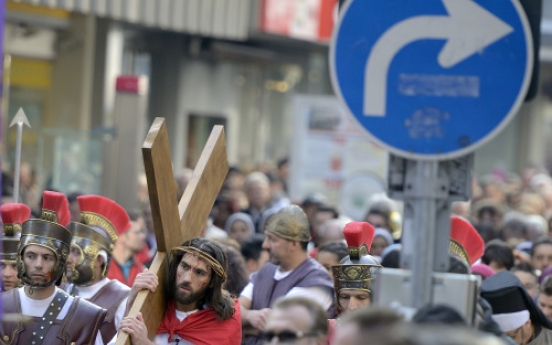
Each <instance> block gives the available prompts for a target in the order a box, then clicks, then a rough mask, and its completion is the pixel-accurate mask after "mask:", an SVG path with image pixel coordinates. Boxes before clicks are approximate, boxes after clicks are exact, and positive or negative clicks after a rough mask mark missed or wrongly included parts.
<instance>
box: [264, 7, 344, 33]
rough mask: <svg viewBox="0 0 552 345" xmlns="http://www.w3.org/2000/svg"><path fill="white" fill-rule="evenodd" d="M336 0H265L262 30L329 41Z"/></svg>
mask: <svg viewBox="0 0 552 345" xmlns="http://www.w3.org/2000/svg"><path fill="white" fill-rule="evenodd" d="M336 7H337V0H263V2H262V6H261V28H260V29H261V31H263V32H268V33H272V34H277V35H282V36H287V37H293V38H300V39H307V40H311V41H328V40H329V39H330V37H331V35H332V30H333V27H334V16H335V13H336Z"/></svg>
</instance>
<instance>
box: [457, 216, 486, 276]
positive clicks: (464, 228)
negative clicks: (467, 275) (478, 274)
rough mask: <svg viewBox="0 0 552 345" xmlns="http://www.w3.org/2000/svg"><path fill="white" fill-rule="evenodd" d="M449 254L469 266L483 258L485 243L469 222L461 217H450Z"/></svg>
mask: <svg viewBox="0 0 552 345" xmlns="http://www.w3.org/2000/svg"><path fill="white" fill-rule="evenodd" d="M449 252H450V253H452V254H454V255H457V256H459V257H460V258H461V259H463V260H464V261H465V262H466V263H467V264H468V265H469V266H471V265H473V264H474V263H475V262H476V261H477V260H478V259H479V258H481V256H483V253H484V252H485V242H484V241H483V238H481V235H479V233H478V232H477V230H476V229H475V228H474V227H473V225H471V223H470V222H468V221H467V220H466V219H464V218H462V217H458V216H451V217H450V241H449Z"/></svg>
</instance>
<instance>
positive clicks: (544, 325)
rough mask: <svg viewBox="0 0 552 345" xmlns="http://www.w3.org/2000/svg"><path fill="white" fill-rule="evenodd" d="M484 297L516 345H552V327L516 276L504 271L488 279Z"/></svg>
mask: <svg viewBox="0 0 552 345" xmlns="http://www.w3.org/2000/svg"><path fill="white" fill-rule="evenodd" d="M481 297H482V298H484V299H485V300H486V301H487V302H489V304H490V305H491V307H492V312H493V319H494V320H495V321H496V322H497V323H498V324H499V326H500V328H501V329H502V330H503V331H504V332H505V333H506V335H508V336H509V337H510V338H512V339H513V340H514V341H515V342H516V343H518V344H520V345H522V344H523V345H525V344H527V345H540V344H551V343H552V324H551V323H550V321H548V319H547V318H546V316H544V314H543V313H542V312H541V310H540V309H539V308H538V306H537V305H536V303H535V302H534V301H533V299H532V298H531V296H529V294H528V293H527V291H525V288H524V287H523V285H522V284H521V282H520V281H519V279H518V278H517V277H516V276H515V275H514V274H513V273H511V272H508V271H503V272H499V273H497V274H495V275H493V276H491V277H489V278H487V279H485V281H483V283H482V284H481Z"/></svg>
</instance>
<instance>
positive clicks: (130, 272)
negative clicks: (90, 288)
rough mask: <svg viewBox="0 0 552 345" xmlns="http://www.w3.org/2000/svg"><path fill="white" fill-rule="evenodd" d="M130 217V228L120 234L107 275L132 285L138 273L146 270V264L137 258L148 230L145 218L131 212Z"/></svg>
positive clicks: (114, 246)
mask: <svg viewBox="0 0 552 345" xmlns="http://www.w3.org/2000/svg"><path fill="white" fill-rule="evenodd" d="M129 217H130V224H131V226H130V228H128V230H126V231H125V232H123V233H122V234H119V237H118V238H117V240H116V241H115V244H114V245H113V258H112V260H111V264H110V265H109V270H108V271H107V277H108V278H109V279H117V280H118V281H120V282H121V283H123V284H125V285H127V286H132V283H133V282H134V279H135V278H136V276H137V275H138V273H141V272H142V271H143V270H144V265H143V264H142V263H140V262H139V261H138V260H137V258H136V254H138V253H139V252H140V251H142V248H144V245H145V243H146V235H147V230H146V228H145V223H144V221H143V218H141V217H140V216H139V215H138V214H135V213H129Z"/></svg>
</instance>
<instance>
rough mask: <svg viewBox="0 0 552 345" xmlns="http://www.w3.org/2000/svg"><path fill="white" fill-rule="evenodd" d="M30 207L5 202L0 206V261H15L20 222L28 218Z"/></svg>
mask: <svg viewBox="0 0 552 345" xmlns="http://www.w3.org/2000/svg"><path fill="white" fill-rule="evenodd" d="M30 215H31V209H30V208H29V206H27V205H25V204H19V203H6V204H3V205H2V206H0V216H1V217H2V224H3V228H4V236H2V237H0V260H1V262H2V263H4V264H6V263H10V264H16V263H17V248H18V247H19V236H20V235H21V224H23V222H25V221H26V220H28V219H29V216H30Z"/></svg>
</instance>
